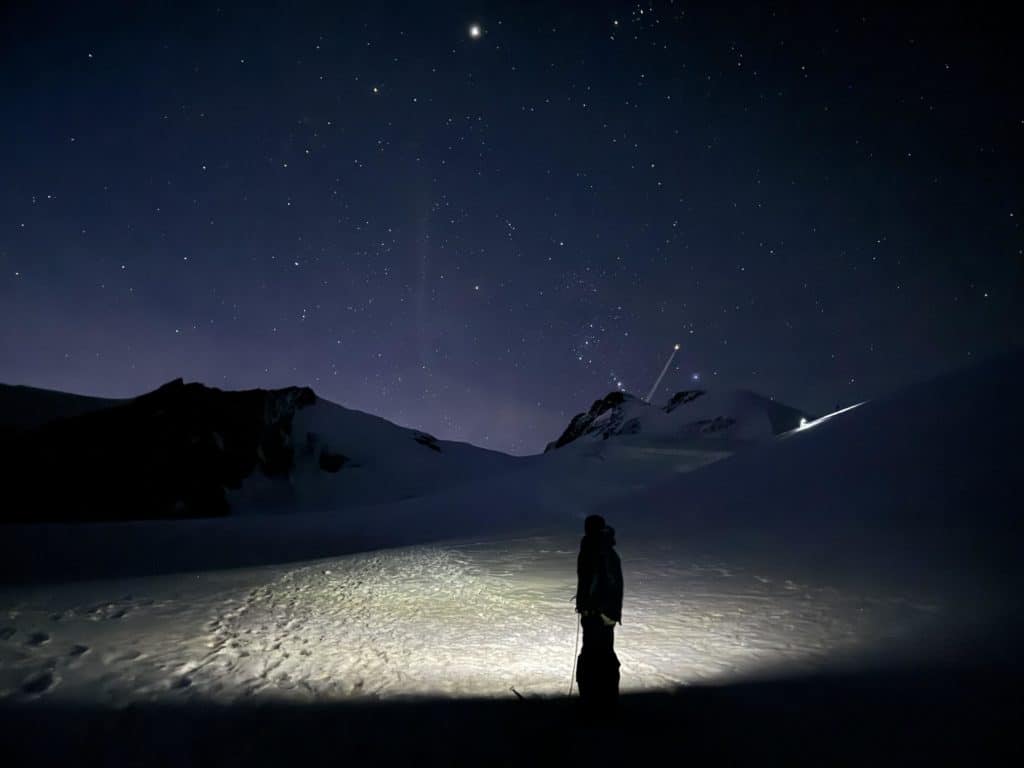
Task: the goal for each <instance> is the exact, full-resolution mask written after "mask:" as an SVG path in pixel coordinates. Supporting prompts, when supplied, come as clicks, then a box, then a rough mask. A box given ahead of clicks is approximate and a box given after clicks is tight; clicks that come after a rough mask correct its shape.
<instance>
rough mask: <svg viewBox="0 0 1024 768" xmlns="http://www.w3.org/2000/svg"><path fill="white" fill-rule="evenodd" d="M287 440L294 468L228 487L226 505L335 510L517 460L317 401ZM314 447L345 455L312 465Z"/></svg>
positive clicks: (425, 491)
mask: <svg viewBox="0 0 1024 768" xmlns="http://www.w3.org/2000/svg"><path fill="white" fill-rule="evenodd" d="M291 437H292V445H293V446H294V450H295V469H294V470H293V471H292V473H291V474H290V476H289V477H287V478H281V479H270V478H266V477H262V476H260V475H259V474H258V473H253V475H252V476H250V477H249V478H248V479H247V480H246V481H244V482H243V484H242V488H241V489H240V490H238V491H229V492H228V500H229V503H230V504H231V508H232V510H234V511H236V512H239V513H242V514H251V513H264V514H265V513H268V512H288V513H290V514H294V513H296V512H318V511H328V512H332V513H338V512H339V511H341V510H345V509H348V508H351V507H358V506H366V505H371V504H385V503H389V502H394V501H400V500H402V499H408V498H414V497H416V496H424V495H430V494H432V493H436V492H438V491H440V490H443V489H447V488H452V487H455V486H458V485H461V484H463V483H467V482H470V481H471V480H476V479H480V478H483V477H487V476H489V475H493V474H495V473H497V472H507V471H509V470H512V469H515V468H516V467H517V466H518V465H519V463H520V462H521V461H522V460H521V459H519V458H517V457H514V456H509V455H507V454H504V453H500V452H499V451H492V450H488V449H486V448H478V447H477V446H475V445H470V444H469V443H461V442H455V441H450V440H434V439H433V438H432V437H431V436H430V435H427V434H425V433H423V432H418V431H416V430H413V429H407V428H405V427H400V426H398V425H396V424H393V423H392V422H390V421H387V420H386V419H382V418H380V417H379V416H373V415H371V414H368V413H363V412H362V411H357V410H353V409H351V408H345V407H343V406H340V405H336V404H335V403H332V402H329V401H327V400H323V399H321V398H317V401H316V403H314V404H313V405H310V406H307V407H305V408H301V409H299V410H297V411H296V412H295V416H294V418H293V420H292V435H291ZM432 446H433V447H432ZM322 447H326V448H328V449H329V450H330V452H331V453H334V454H341V455H342V456H344V457H345V459H346V461H345V463H344V464H343V465H342V467H341V469H339V470H338V471H337V472H327V471H324V470H323V469H322V468H321V467H320V462H319V456H320V449H321V448H322Z"/></svg>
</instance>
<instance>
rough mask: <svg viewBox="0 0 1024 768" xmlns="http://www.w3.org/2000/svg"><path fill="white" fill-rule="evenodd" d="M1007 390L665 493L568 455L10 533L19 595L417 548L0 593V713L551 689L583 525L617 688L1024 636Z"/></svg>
mask: <svg viewBox="0 0 1024 768" xmlns="http://www.w3.org/2000/svg"><path fill="white" fill-rule="evenodd" d="M1022 379H1024V356H1022V355H1019V354H1015V355H1011V356H1008V357H1005V358H1002V359H999V360H995V361H993V362H991V363H989V364H987V365H985V366H980V367H977V368H975V369H971V370H968V371H963V372H960V373H957V374H954V375H952V376H948V377H944V378H942V379H939V380H936V381H934V382H929V383H927V384H924V385H921V386H919V387H916V388H913V389H911V390H908V391H907V392H905V393H902V394H901V395H899V396H897V397H894V398H891V399H889V400H884V401H877V402H871V403H867V404H865V405H862V406H861V407H858V408H856V409H854V410H851V411H847V412H846V413H842V414H837V415H835V416H833V417H832V418H830V419H827V420H825V421H823V422H822V423H820V424H819V425H818V426H815V427H814V428H812V429H804V430H798V431H794V432H792V433H789V434H786V435H784V436H782V437H779V438H773V439H769V440H764V441H760V442H759V443H758V444H757V445H756V446H754V447H752V448H751V449H750V450H746V451H743V452H741V453H737V454H736V455H734V456H732V457H731V458H729V459H727V460H724V461H718V462H716V463H714V464H713V465H712V466H705V467H702V468H699V469H697V470H696V471H689V472H686V473H683V474H678V473H677V472H676V471H675V470H674V469H673V467H675V464H674V462H676V460H677V459H676V458H675V457H672V458H669V459H665V457H664V455H662V454H656V453H651V454H642V453H636V454H629V453H628V452H626V453H606V452H604V451H599V452H587V451H582V450H577V451H567V452H563V451H562V450H559V451H554V452H552V453H550V454H547V455H545V456H540V457H533V458H531V459H527V460H524V461H523V462H520V463H518V464H517V469H516V470H515V471H513V472H508V473H499V474H495V475H493V476H490V477H486V478H483V479H479V480H472V479H467V481H466V482H465V483H463V484H461V485H459V486H458V487H455V488H449V489H447V490H444V491H441V492H438V493H434V494H432V495H429V496H421V497H419V498H415V499H409V500H405V501H399V502H395V503H390V504H378V505H373V506H365V507H354V508H351V509H349V510H346V511H345V514H343V515H339V514H324V515H297V516H290V515H289V516H281V517H253V518H238V519H229V520H219V521H198V522H188V523H184V522H175V523H169V522H166V521H164V522H162V523H155V524H149V523H145V524H138V525H129V526H113V525H111V526H84V527H75V526H47V527H43V526H12V527H8V528H5V529H4V534H5V535H4V537H3V539H2V541H0V561H2V564H3V567H4V568H7V569H10V570H9V571H7V573H10V574H14V583H15V584H16V583H17V579H18V578H19V577H20V578H21V579H22V580H28V579H30V578H39V577H41V576H42V577H45V576H46V575H47V569H49V570H50V571H52V572H57V573H60V572H61V571H62V569H68V568H72V569H74V570H75V571H76V573H77V574H78V575H79V576H82V575H84V574H91V575H93V576H95V575H97V574H99V573H101V572H102V567H103V563H104V561H105V560H110V559H112V558H113V559H115V560H116V559H117V558H118V557H119V555H120V556H123V558H124V559H126V560H131V559H132V558H134V559H135V564H136V565H142V566H146V567H149V568H151V569H152V570H151V571H149V572H155V571H159V570H160V569H161V567H162V566H163V567H166V566H167V565H168V564H169V563H170V564H177V565H178V566H180V567H182V568H186V567H189V568H194V567H196V566H197V565H199V564H204V563H205V564H206V565H207V566H210V565H217V566H223V565H225V564H228V563H232V564H238V561H237V560H235V559H233V558H235V557H236V556H238V555H241V556H242V557H243V558H244V557H248V556H250V555H251V553H252V552H257V556H258V557H264V556H266V557H268V558H271V559H273V558H275V557H276V559H279V560H280V559H282V558H281V553H282V552H283V553H285V557H300V556H306V557H308V556H309V555H310V553H312V552H317V553H318V554H324V551H323V550H322V549H321V550H317V548H316V547H317V546H328V547H331V548H333V550H332V551H334V552H340V551H349V552H351V551H352V550H353V549H358V548H366V547H368V546H383V545H385V544H387V545H395V544H403V543H412V542H416V543H417V545H416V546H409V547H405V548H400V549H390V550H380V551H375V552H362V553H359V554H351V555H348V556H344V557H332V558H329V559H326V560H319V561H316V562H303V563H293V564H291V565H278V566H271V567H261V568H246V569H239V570H223V569H221V570H217V571H215V572H200V573H190V574H178V575H172V576H159V577H154V576H148V577H142V578H137V579H122V580H117V581H92V582H79V583H72V584H65V585H61V586H57V587H53V586H49V587H43V586H24V585H23V586H13V585H12V586H9V587H6V588H3V589H2V590H0V700H4V701H13V702H22V701H25V702H27V701H63V700H69V701H70V700H87V701H90V702H100V703H109V704H122V703H130V702H133V701H140V700H151V699H155V700H158V701H163V700H189V699H190V698H197V699H201V700H213V701H237V700H242V699H254V700H261V699H266V698H278V697H282V698H286V699H300V700H310V699H318V698H327V699H334V698H345V697H351V696H366V695H372V696H385V697H387V696H402V695H406V694H416V693H442V694H450V695H463V694H467V693H473V694H484V695H508V688H509V687H510V686H515V687H516V688H517V690H519V691H520V692H522V693H524V694H533V693H536V694H547V693H561V692H562V691H563V690H567V688H568V681H569V674H568V673H569V670H570V669H571V662H572V648H573V639H574V636H575V616H574V614H573V613H572V607H571V603H570V602H569V598H570V597H571V594H572V590H573V588H574V584H573V581H574V578H573V577H574V565H575V562H574V556H575V551H576V543H577V542H576V538H575V536H574V535H572V534H570V533H567V532H571V531H575V530H578V528H579V523H580V518H581V517H582V516H583V515H585V514H586V513H588V512H590V511H593V510H595V509H597V510H601V511H602V512H603V513H604V514H605V516H606V517H608V519H609V520H610V521H611V522H612V524H614V525H615V526H616V527H617V528H618V530H619V534H620V535H619V540H620V547H619V549H620V552H621V554H622V557H623V563H624V567H625V569H626V605H625V611H624V620H625V623H624V625H623V626H622V628H621V630H620V631H619V633H618V636H617V648H618V650H619V651H620V657H621V659H622V662H623V687H624V688H625V689H626V690H629V689H631V688H633V689H635V688H645V689H646V688H651V687H659V686H671V685H674V684H676V683H687V682H695V681H700V680H703V681H709V682H715V681H718V680H726V679H730V678H732V677H735V676H750V675H754V676H756V675H758V674H762V673H764V674H768V673H770V672H771V671H773V670H775V669H777V668H778V667H779V665H784V666H791V665H795V666H796V667H798V668H803V667H812V668H813V667H816V666H819V665H832V664H837V663H845V662H847V661H849V660H851V659H856V658H858V657H859V656H861V655H863V654H867V655H870V654H875V653H877V654H884V655H886V656H890V657H891V656H892V655H893V654H894V653H896V652H897V651H898V652H899V653H903V654H907V655H910V656H915V657H919V658H925V657H927V656H928V655H931V654H941V653H944V652H946V650H945V649H949V648H952V647H953V646H955V645H957V642H956V640H957V638H961V637H967V636H972V637H975V638H976V639H977V638H982V637H985V636H989V635H999V634H1000V632H1001V630H1000V626H1001V622H1010V623H1012V622H1014V621H1018V622H1019V619H1016V618H1015V617H1016V616H1017V614H1018V612H1019V611H1018V602H1019V594H1020V586H1021V584H1020V582H1021V578H1020V576H1021V572H1022V571H1021V568H1020V564H1019V555H1018V551H1019V541H1020V537H1019V533H1020V524H1019V510H1020V508H1021V504H1020V483H1019V480H1018V477H1019V474H1018V470H1019V466H1020V459H1021V450H1020V447H1019V435H1020V431H1021V426H1022V425H1024V418H1022V401H1021V398H1020V397H1019V394H1018V392H1017V387H1018V383H1019V382H1020V381H1021V380H1022ZM410 442H413V441H410ZM607 442H609V443H610V442H611V441H607ZM413 446H414V447H415V448H417V449H419V450H423V451H424V452H425V453H427V452H428V449H426V448H424V447H423V446H420V445H417V444H416V443H414V442H413ZM641 456H642V457H643V458H640V457H641ZM538 530H542V531H543V532H542V533H540V534H538V533H532V532H534V531H538ZM253 531H259V532H261V533H259V536H258V537H256V539H251V538H247V537H249V536H252V535H253V534H252V532H253ZM526 532H531V533H529V535H524V534H525V533H526ZM469 536H475V537H476V538H475V539H467V538H466V537H469ZM444 537H459V538H460V540H461V543H450V542H449V543H445V542H441V541H438V540H439V539H442V538H444ZM104 538H105V541H104V540H103V539H104ZM253 541H256V542H257V544H256V545H255V546H254V545H253ZM428 541H429V542H431V543H426V542H428ZM289 542H292V543H294V542H298V544H295V546H294V547H293V546H291V544H290V543H289ZM94 545H95V546H94ZM33 547H34V551H33ZM94 549H95V551H94ZM275 552H276V555H275ZM26 553H28V554H26ZM19 558H20V559H19ZM26 558H27V559H26ZM249 562H251V561H249ZM8 581H12V579H11V578H10V577H9V578H8ZM1002 634H1004V635H1005V634H1006V632H1005V631H1002ZM972 642H973V641H972ZM978 642H981V640H978ZM978 648H979V649H980V650H977V651H976V652H978V653H980V654H982V655H984V654H985V653H986V652H987V650H986V649H987V646H984V645H979V646H978Z"/></svg>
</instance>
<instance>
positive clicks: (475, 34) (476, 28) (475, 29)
mask: <svg viewBox="0 0 1024 768" xmlns="http://www.w3.org/2000/svg"><path fill="white" fill-rule="evenodd" d="M482 34H483V30H482V29H480V25H479V24H470V25H469V36H470V37H471V38H473V39H474V40H479V39H480V35H482Z"/></svg>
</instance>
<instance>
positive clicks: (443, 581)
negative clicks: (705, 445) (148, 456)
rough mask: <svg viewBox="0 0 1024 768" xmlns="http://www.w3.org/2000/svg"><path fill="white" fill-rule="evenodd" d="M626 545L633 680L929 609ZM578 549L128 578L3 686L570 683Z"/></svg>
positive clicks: (494, 550)
mask: <svg viewBox="0 0 1024 768" xmlns="http://www.w3.org/2000/svg"><path fill="white" fill-rule="evenodd" d="M620 549H621V550H622V555H623V561H624V565H625V578H626V602H625V609H624V612H623V613H624V622H625V623H624V625H623V626H622V627H620V628H619V630H618V631H617V636H616V647H617V650H618V654H619V658H620V660H621V661H622V687H623V690H626V691H629V690H641V689H657V688H662V687H668V686H675V685H680V684H686V683H692V682H698V681H720V680H726V679H729V678H731V677H735V676H738V675H741V676H742V675H749V674H757V673H759V672H762V671H770V670H771V669H773V668H775V667H778V666H779V665H780V664H789V665H797V666H801V667H811V668H813V667H814V666H815V665H819V664H822V663H825V662H828V661H830V660H834V659H835V658H836V657H837V655H841V654H842V653H844V652H846V651H853V650H856V649H858V648H862V647H865V646H870V645H871V644H873V643H876V642H878V639H879V637H881V636H883V635H884V634H885V633H886V632H891V631H892V629H893V627H899V626H903V625H906V623H907V622H908V621H914V620H915V616H920V615H921V611H922V610H923V609H917V608H916V607H915V606H914V605H912V604H910V603H908V602H906V601H903V600H900V599H897V598H894V597H892V596H888V597H884V598H872V597H870V596H865V595H849V594H841V593H839V592H837V591H835V590H831V589H826V588H823V587H815V586H811V585H808V584H800V583H794V582H790V581H785V580H782V581H778V580H774V579H769V578H766V577H765V576H763V575H761V574H759V573H756V572H751V571H744V570H734V569H732V568H730V567H727V566H725V565H722V564H719V563H713V562H709V561H703V560H695V559H692V558H686V557H683V556H680V555H678V554H676V553H673V552H672V551H671V550H669V549H667V548H664V547H659V546H658V545H651V546H649V547H647V548H646V549H643V548H641V547H638V546H633V547H626V548H620ZM575 555H576V552H575V541H574V540H565V541H560V542H556V541H553V540H550V539H521V540H515V541H506V542H491V543H486V544H475V545H465V546H449V547H414V548H408V549H402V550H392V551H386V552H379V553H370V554H364V555H358V556H353V557H346V558H340V559H332V560H329V561H320V562H317V563H310V564H306V565H304V566H302V567H299V568H292V569H281V568H279V569H276V570H268V569H262V570H252V571H248V572H244V571H243V572H235V573H233V574H231V575H229V576H228V575H213V576H208V577H204V578H207V579H212V581H209V582H206V583H200V585H199V586H197V587H195V588H194V589H193V591H192V592H189V586H188V582H189V579H190V578H192V577H188V576H185V577H175V578H174V579H163V580H150V582H151V583H150V582H147V581H146V580H140V581H139V582H136V583H135V584H134V585H133V586H132V589H133V590H134V589H136V588H137V590H138V591H136V593H135V594H137V595H142V594H144V593H145V592H146V591H147V590H148V591H149V593H150V596H149V597H131V596H128V597H125V598H122V599H120V600H112V601H110V602H106V603H103V602H99V603H97V605H98V606H100V607H99V608H96V607H94V606H90V605H83V606H81V607H72V608H65V609H63V610H64V613H63V616H64V618H63V619H62V621H61V622H59V623H57V624H54V625H53V626H54V630H53V632H54V635H55V637H54V641H53V642H49V643H47V644H45V645H42V646H40V647H38V648H35V649H30V652H29V653H25V652H23V651H24V649H23V648H22V647H21V646H19V648H18V651H19V653H18V655H17V656H6V657H4V656H0V662H2V664H0V670H2V674H0V699H3V698H12V697H13V698H21V697H25V696H29V695H33V696H35V695H38V694H32V693H31V692H30V691H28V690H27V689H25V688H24V686H25V685H26V683H25V681H29V682H31V681H32V680H35V678H34V677H33V676H34V675H35V674H36V672H39V671H43V672H45V671H49V672H52V673H53V676H54V680H55V681H56V682H54V684H53V685H52V686H50V687H49V688H48V689H47V690H46V691H44V693H43V694H41V695H45V696H48V697H52V698H74V699H89V700H97V701H103V702H109V703H116V704H125V703H130V702H132V701H137V700H182V699H189V698H199V699H203V700H216V701H224V702H230V701H239V700H247V699H264V698H273V699H284V700H289V701H297V702H300V701H315V700H334V699H342V698H347V697H352V696H379V697H393V696H405V695H442V696H471V695H472V696H480V695H482V696H507V695H511V694H510V693H509V689H510V688H511V687H513V686H514V687H515V688H516V690H518V691H520V692H521V693H523V694H526V695H530V694H541V695H560V694H564V693H565V692H566V691H567V690H568V686H569V678H570V672H571V668H572V660H573V652H574V641H575V637H576V615H575V613H574V612H573V604H572V602H571V597H572V594H573V591H574V589H575V583H574V581H575V579H574V568H575ZM196 578H198V577H196ZM223 579H229V580H230V583H224V582H222V580H223ZM108 588H110V587H109V586H108ZM115 588H118V589H123V588H124V583H123V582H121V583H118V584H117V585H116V587H115ZM76 589H80V587H79V588H76ZM40 594H42V593H40ZM48 594H50V593H48ZM154 596H155V597H154ZM80 597H81V595H79V598H80ZM95 597H96V596H95V595H93V596H91V597H89V600H94V599H95ZM70 598H71V596H70V595H65V596H64V597H63V598H60V597H58V598H53V597H52V595H51V596H49V597H47V598H46V599H47V600H51V601H52V600H53V599H57V600H58V601H59V600H64V602H65V604H66V602H67V600H68V599H70ZM30 605H31V600H29V601H28V602H23V603H22V604H21V606H20V608H19V610H18V616H19V618H18V622H17V626H16V628H15V631H16V632H17V633H18V634H17V635H16V637H15V642H17V638H20V637H21V635H23V634H24V635H25V636H26V637H28V636H29V635H28V633H29V632H30V630H31V629H32V627H33V626H34V625H35V624H36V623H43V622H45V621H46V615H50V614H52V611H54V610H55V609H59V606H54V605H53V604H52V603H50V604H43V603H41V604H39V605H37V607H36V609H35V611H33V609H31V608H30V607H29V606H30ZM95 611H99V613H98V614H97V613H95ZM122 612H123V613H122ZM118 615H120V616H121V618H118V619H113V618H111V617H114V616H118ZM82 647H84V648H87V649H88V650H87V651H77V652H76V651H75V650H74V649H75V648H82ZM0 650H2V649H0ZM76 653H77V655H75V654H76Z"/></svg>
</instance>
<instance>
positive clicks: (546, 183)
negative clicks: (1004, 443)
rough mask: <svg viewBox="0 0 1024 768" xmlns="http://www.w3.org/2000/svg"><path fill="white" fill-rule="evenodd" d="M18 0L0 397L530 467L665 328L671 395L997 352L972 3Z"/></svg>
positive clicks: (1013, 184)
mask: <svg viewBox="0 0 1024 768" xmlns="http://www.w3.org/2000/svg"><path fill="white" fill-rule="evenodd" d="M8 5H12V4H5V5H4V10H0V67H2V70H0V97H2V109H0V180H2V184H0V307H2V316H0V319H2V323H0V380H2V381H4V382H7V383H17V384H31V385H36V386H44V387H50V388H56V389H64V390H70V391H76V392H83V393H88V394H97V395H105V396H128V395H133V394H138V393H140V392H142V391H144V390H148V389H152V388H154V387H156V386H158V385H159V384H161V383H163V382H165V381H167V380H170V379H172V378H176V377H179V376H182V377H184V378H185V379H186V380H198V381H202V382H205V383H207V384H210V385H214V386H219V387H228V388H248V387H256V386H259V387H281V386H287V385H292V384H297V385H309V386H312V387H313V388H314V389H315V390H316V392H317V393H318V394H320V395H321V396H323V397H325V398H327V399H330V400H333V401H335V402H338V403H341V404H343V405H346V406H350V407H355V408H359V409H362V410H366V411H370V412H373V413H376V414H379V415H381V416H384V417H386V418H388V419H392V420H394V421H396V422H398V423H400V424H403V425H407V426H411V427H416V428H419V429H424V430H427V431H429V432H431V433H433V434H436V435H437V436H439V437H442V438H449V439H461V440H468V441H471V442H474V443H477V444H480V445H485V446H489V447H493V448H498V449H501V450H506V451H511V452H516V453H529V452H535V451H538V450H540V449H542V448H543V446H544V443H545V442H547V441H548V440H551V439H554V438H555V437H557V435H558V433H559V432H560V431H561V430H562V428H563V427H564V425H565V422H566V420H567V419H568V418H569V417H570V416H571V415H572V414H574V413H576V412H578V411H580V410H583V409H585V408H586V407H588V406H589V404H590V402H591V401H592V400H593V399H595V398H597V397H600V396H603V395H604V394H606V393H607V392H608V391H610V390H613V389H616V388H623V389H626V390H627V391H630V392H633V393H635V394H639V395H641V396H642V395H644V394H646V390H647V389H648V388H649V387H650V385H651V383H652V382H653V380H654V378H655V376H656V375H657V374H658V372H659V370H660V369H661V366H662V365H663V363H664V362H665V359H666V358H667V356H668V354H669V352H670V351H671V348H672V345H673V344H674V343H676V342H678V343H680V344H681V349H680V352H679V354H678V356H677V358H676V361H675V365H674V366H673V368H672V369H671V370H670V372H669V374H668V376H666V379H665V382H664V383H663V384H662V388H661V396H662V397H663V398H664V397H667V396H668V395H669V394H670V393H671V392H674V391H676V390H679V389H683V388H689V387H695V386H706V387H714V388H737V387H742V388H749V389H753V390H756V391H758V392H761V393H763V394H766V395H770V396H773V397H775V398H777V399H779V400H782V401H784V402H787V403H790V404H792V405H795V406H798V407H802V408H804V409H808V410H811V411H818V412H822V411H828V410H831V409H833V408H834V407H835V406H836V405H837V404H841V405H847V404H849V403H852V402H855V401H859V400H863V399H866V398H873V397H877V396H879V395H884V394H886V393H889V392H892V391H893V390H894V389H897V388H899V387H901V386H905V385H907V384H910V383H912V382H914V381H918V380H921V379H925V378H928V377H930V376H934V375H936V374H938V373H941V372H943V371H946V370H949V369H951V368H954V367H958V366H962V365H968V364H970V363H971V362H972V361H974V360H980V359H983V358H984V357H985V356H988V355H991V354H992V353H994V352H998V351H1000V350H1002V349H1005V348H1006V347H1007V346H1008V345H1011V344H1014V343H1020V341H1021V340H1022V328H1024V306H1022V305H1024V301H1022V298H1021V297H1022V285H1024V278H1022V263H1024V257H1022V252H1024V251H1022V248H1024V238H1022V232H1021V218H1022V217H1024V205H1022V183H1021V178H1020V177H1021V175H1022V168H1024V164H1022V159H1024V158H1022V155H1024V93H1022V90H1024V89H1022V85H1021V72H1024V66H1022V65H1024V62H1022V61H1021V59H1022V55H1021V53H1020V52H1019V47H1018V45H1017V43H1018V41H1017V40H1016V39H1015V38H1014V33H1015V27H1014V26H1013V25H1012V24H1010V22H1009V20H1008V19H1005V18H1000V17H999V16H998V14H996V13H995V11H993V10H988V11H984V12H982V11H980V10H979V9H978V8H973V9H971V8H969V7H967V6H964V8H963V9H962V10H958V9H955V8H953V7H952V6H949V5H946V4H942V3H939V4H929V5H927V6H924V5H922V6H921V7H920V8H919V9H918V10H913V11H911V10H905V9H904V10H897V11H894V10H893V9H892V8H888V9H887V8H886V6H882V7H879V8H873V7H870V6H866V5H862V4H853V5H847V6H845V7H844V8H842V9H837V6H836V5H835V4H832V3H813V4H811V3H809V4H806V5H801V6H793V5H789V4H768V3H766V4H764V5H763V6H762V7H761V8H760V9H758V8H755V7H744V6H739V5H737V6H731V7H729V8H715V9H710V8H709V7H708V6H710V5H711V4H703V5H702V4H696V3H679V2H677V3H670V2H654V3H651V2H643V3H640V4H636V3H598V2H587V3H583V2H579V3H568V4H564V5H562V4H557V3H554V2H544V3H539V2H538V3H524V2H518V3H504V4H492V3H486V2H476V3H441V2H437V3H434V2H410V3H407V4H388V3H385V2H374V3H368V4H357V3H347V2H339V1H338V0H335V1H334V2H325V3H310V4H303V3H295V4H285V3H280V4H261V6H260V7H257V5H256V4H251V3H247V4H245V5H242V6H238V7H232V6H231V5H230V4H228V3H223V4H221V7H220V8H219V9H218V8H215V7H213V5H214V4H213V3H210V4H208V5H207V4H199V5H196V7H195V8H192V9H188V8H187V5H186V4H184V3H177V2H176V3H124V4H117V5H112V4H104V3H73V4H68V5H67V6H66V7H63V8H62V7H61V6H59V5H52V4H42V3H39V4H36V7H34V8H25V7H22V8H20V9H12V8H9V7H8ZM20 5H22V6H25V5H26V4H20ZM716 5H717V4H716ZM887 5H888V4H887ZM143 6H144V8H143ZM473 25H479V28H478V29H479V34H478V35H475V34H474V30H473ZM1015 49H1016V50H1015Z"/></svg>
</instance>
